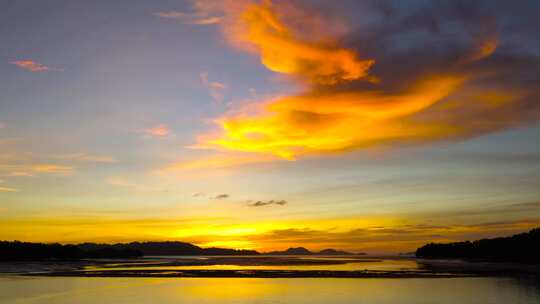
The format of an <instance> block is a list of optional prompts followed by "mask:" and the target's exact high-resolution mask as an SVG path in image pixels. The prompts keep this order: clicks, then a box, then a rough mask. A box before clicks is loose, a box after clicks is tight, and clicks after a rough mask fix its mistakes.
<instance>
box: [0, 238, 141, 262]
mask: <svg viewBox="0 0 540 304" xmlns="http://www.w3.org/2000/svg"><path fill="white" fill-rule="evenodd" d="M141 256H142V252H140V251H138V250H134V249H128V248H114V247H101V248H92V249H83V248H80V247H79V246H77V245H61V244H57V243H55V244H43V243H28V242H18V241H14V242H6V241H0V261H23V260H49V259H59V260H80V259H88V258H101V259H103V258H107V259H124V258H136V257H141Z"/></svg>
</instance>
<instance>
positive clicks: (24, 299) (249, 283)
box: [0, 276, 540, 304]
mask: <svg viewBox="0 0 540 304" xmlns="http://www.w3.org/2000/svg"><path fill="white" fill-rule="evenodd" d="M0 303H10V304H17V303H19V304H31V303H40V304H47V303H54V304H63V303H78V304H85V303H88V304H90V303H92V304H94V303H103V304H108V303H111V304H112V303H114V304H122V303H126V304H127V303H129V304H133V303H160V304H167V303H175V304H178V303H201V304H205V303H231V304H232V303H235V304H245V303H253V304H262V303H275V304H278V303H283V304H292V303H294V304H302V303H310V304H319V303H321V304H323V303H324V304H327V303H332V304H340V303H369V304H377V303H399V304H409V303H411V304H412V303H414V304H423V303H426V304H427V303H430V304H432V303H435V304H439V303H440V304H455V303H461V304H469V303H470V304H472V303H474V304H480V303H490V304H498V303H501V304H508V303H512V304H521V303H523V304H532V303H540V282H538V281H536V280H532V279H512V278H451V279H318V278H317V279H244V278H236V279H223V278H84V277H80V278H77V277H69V278H62V277H22V276H1V277H0Z"/></svg>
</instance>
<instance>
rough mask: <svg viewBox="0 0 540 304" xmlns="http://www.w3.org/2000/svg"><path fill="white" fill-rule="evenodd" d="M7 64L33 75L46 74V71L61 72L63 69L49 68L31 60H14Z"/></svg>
mask: <svg viewBox="0 0 540 304" xmlns="http://www.w3.org/2000/svg"><path fill="white" fill-rule="evenodd" d="M9 63H11V64H14V65H16V66H18V67H20V68H22V69H25V70H27V71H30V72H35V73H37V72H46V71H63V69H60V68H53V67H49V66H46V65H44V64H42V63H39V62H36V61H33V60H14V61H10V62H9Z"/></svg>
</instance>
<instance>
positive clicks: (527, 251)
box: [416, 228, 540, 264]
mask: <svg viewBox="0 0 540 304" xmlns="http://www.w3.org/2000/svg"><path fill="white" fill-rule="evenodd" d="M416 256H417V257H419V258H465V259H484V260H495V261H514V262H526V263H535V264H538V263H540V228H536V229H533V230H531V231H529V232H526V233H520V234H516V235H513V236H510V237H499V238H493V239H481V240H477V241H473V242H470V241H467V242H457V243H447V244H437V243H431V244H427V245H425V246H423V247H420V248H418V249H417V250H416Z"/></svg>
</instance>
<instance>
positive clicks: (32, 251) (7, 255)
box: [0, 241, 364, 261]
mask: <svg viewBox="0 0 540 304" xmlns="http://www.w3.org/2000/svg"><path fill="white" fill-rule="evenodd" d="M363 254H364V253H360V254H359V255H363ZM255 255H355V254H354V253H350V252H346V251H342V250H336V249H324V250H321V251H318V252H312V251H309V250H308V249H306V248H304V247H296V248H289V249H287V250H285V251H272V252H265V253H260V252H258V251H255V250H238V249H228V248H217V247H211V248H202V247H199V246H196V245H193V244H190V243H186V242H177V241H174V242H173V241H169V242H131V243H118V244H97V243H82V244H76V245H71V244H68V245H62V244H58V243H54V244H44V243H29V242H19V241H13V242H8V241H0V261H14V260H26V261H29V260H48V259H58V260H80V259H91V258H100V259H126V258H139V257H143V256H255Z"/></svg>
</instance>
